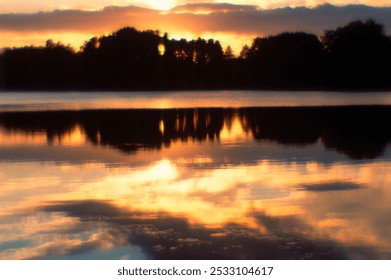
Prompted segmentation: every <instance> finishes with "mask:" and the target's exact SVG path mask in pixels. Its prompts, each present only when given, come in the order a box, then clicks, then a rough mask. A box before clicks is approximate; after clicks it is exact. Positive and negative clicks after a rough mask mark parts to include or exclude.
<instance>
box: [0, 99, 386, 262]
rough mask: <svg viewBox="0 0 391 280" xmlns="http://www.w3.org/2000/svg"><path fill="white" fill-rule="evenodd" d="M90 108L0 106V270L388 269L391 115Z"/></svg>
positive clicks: (321, 109)
mask: <svg viewBox="0 0 391 280" xmlns="http://www.w3.org/2000/svg"><path fill="white" fill-rule="evenodd" d="M231 94H232V93H231ZM251 94H254V93H251ZM334 94H336V93H334ZM4 96H7V98H8V99H7V98H4V99H2V101H1V104H2V105H4V104H5V103H7V102H8V101H4V100H9V101H10V100H12V98H10V96H11V94H9V95H4ZM341 96H343V94H342V95H341ZM0 98H1V97H0ZM26 98H27V97H26ZM54 98H55V97H54ZM161 98H163V97H161ZM382 98H384V99H385V100H386V99H387V100H388V97H387V94H385V93H383V97H382ZM16 99H17V98H16ZM66 99H67V100H68V101H69V100H71V99H72V98H69V97H68V98H65V100H66ZM114 99H115V98H112V99H111V100H114ZM130 99H131V98H130ZM163 99H164V98H163ZM168 99H170V98H168ZM342 99H344V98H342ZM86 100H87V98H86ZM128 101H129V102H131V100H128ZM307 101H308V100H307ZM307 101H305V100H304V101H302V102H307ZM99 102H101V101H100V100H93V99H91V100H90V102H87V101H86V102H85V103H83V102H79V103H78V102H77V101H75V100H74V99H73V101H69V103H67V102H64V103H61V104H68V105H69V104H71V103H72V104H73V105H75V104H76V105H77V104H78V105H77V106H80V107H78V108H75V107H72V106H73V105H72V106H71V107H68V108H65V109H68V110H65V109H64V108H62V109H64V110H60V109H59V108H57V107H56V106H54V105H53V107H51V106H52V105H50V106H49V107H50V108H52V109H53V108H55V109H56V110H43V108H44V107H45V106H47V104H48V103H47V102H46V103H45V102H36V103H34V104H35V105H34V111H33V112H27V111H26V108H27V107H26V106H24V105H26V104H28V103H29V100H28V99H24V100H23V99H21V100H20V103H19V104H24V105H23V106H19V107H18V106H15V104H16V103H15V99H13V100H12V102H8V103H7V104H11V103H12V104H14V105H12V106H14V107H12V106H3V107H2V108H3V109H4V108H6V109H4V110H3V111H2V112H1V113H0V182H1V184H0V259H390V258H391V222H390V221H391V187H390V186H391V149H390V145H389V143H390V141H391V128H390V126H389V125H388V120H390V119H391V106H368V105H366V106H313V107H308V106H307V107H298V106H293V105H295V104H293V105H292V106H290V107H275V106H274V107H270V106H272V105H270V104H268V105H270V106H269V107H245V106H242V105H243V104H237V106H229V104H228V105H227V104H222V103H224V101H220V103H218V104H217V105H216V104H215V105H216V106H208V107H210V108H190V106H184V107H186V108H181V109H173V108H171V109H168V108H166V109H153V108H149V109H135V108H133V109H118V108H117V107H115V108H116V109H113V108H112V109H110V110H108V109H107V108H106V110H98V109H99V108H95V107H94V108H93V109H94V110H86V109H91V108H90V107H88V106H87V108H86V107H85V106H86V105H88V104H98V103H99ZM117 102H119V103H118V104H121V102H120V100H117ZM172 102H176V101H175V100H173V101H172ZM187 102H188V103H189V104H191V102H192V101H191V100H190V101H187ZM230 102H231V101H230ZM281 102H285V101H283V100H281ZM334 102H335V101H334ZM341 102H342V101H341ZM368 102H370V101H368ZM44 103H45V104H44ZM49 103H50V102H49ZM374 103H377V102H374ZM385 103H386V104H387V102H385ZM30 104H32V103H30ZM52 104H53V103H52ZM58 104H60V102H59V103H58ZM100 104H103V103H100ZM194 104H196V103H193V107H194ZM365 104H368V103H365ZM370 104H372V103H370ZM68 105H67V106H68ZM212 105H213V104H212ZM220 105H221V107H235V108H218V106H220ZM253 105H254V106H258V105H259V104H253ZM300 105H303V104H300ZM312 105H320V104H312ZM323 105H324V104H323ZM326 105H328V104H326ZM338 105H347V104H338ZM361 105H363V104H361ZM57 106H58V105H57ZM94 106H95V105H94ZM122 106H123V107H124V108H125V107H126V106H127V105H126V106H125V105H124V103H123V102H122ZM11 107H12V108H13V109H12V110H11V109H10V108H11ZM22 107H23V110H21V111H18V108H19V109H20V108H22ZM130 107H131V106H130ZM146 107H147V106H146ZM151 107H153V106H151ZM172 107H181V106H172ZM200 107H202V106H200ZM212 107H215V108H212ZM30 108H31V107H30ZM104 108H105V107H104ZM120 108H122V107H120ZM46 109H47V107H46ZM69 109H72V110H69ZM74 109H78V110H74ZM100 109H102V108H100Z"/></svg>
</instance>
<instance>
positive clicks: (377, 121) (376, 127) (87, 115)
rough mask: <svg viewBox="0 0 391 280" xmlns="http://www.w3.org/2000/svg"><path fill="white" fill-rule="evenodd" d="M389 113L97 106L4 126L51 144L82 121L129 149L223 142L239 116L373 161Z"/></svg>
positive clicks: (13, 118) (0, 120) (285, 140)
mask: <svg viewBox="0 0 391 280" xmlns="http://www.w3.org/2000/svg"><path fill="white" fill-rule="evenodd" d="M390 116H391V107H388V106H350V107H349V106H347V107H302V108H300V107H292V108H290V107H287V108H278V107H275V108H242V109H222V108H213V109H212V108H209V109H208V108H204V109H168V110H96V111H68V112H66V111H64V112H30V113H28V112H25V113H3V114H1V115H0V125H1V126H2V127H4V128H5V129H7V130H9V131H23V132H25V133H34V132H43V131H44V132H45V133H46V134H47V139H48V142H49V143H50V142H51V139H55V138H59V137H61V135H64V134H66V133H68V132H69V131H70V130H71V129H72V128H74V127H75V125H78V126H80V128H81V129H82V130H84V132H85V134H86V136H87V138H88V139H89V140H90V141H91V142H92V143H93V144H95V145H103V146H109V147H112V148H115V149H119V150H121V151H122V152H127V153H128V152H135V151H137V150H138V149H161V148H162V147H163V146H167V147H169V146H170V144H171V143H172V142H173V141H188V140H196V141H219V139H220V136H222V132H223V129H228V130H230V129H235V128H236V129H238V128H237V127H233V123H234V119H235V118H239V120H240V126H241V127H239V130H240V131H237V132H235V133H239V134H240V133H242V134H247V135H252V137H253V138H254V139H255V140H258V141H268V142H276V143H279V144H281V145H295V146H298V145H299V146H300V145H310V144H314V143H317V142H318V141H320V142H321V143H323V145H324V147H325V148H327V149H332V150H335V151H338V152H340V153H343V154H345V155H347V156H349V157H350V158H352V159H372V158H376V157H379V156H381V155H382V154H383V152H384V149H385V147H386V146H387V144H388V143H389V142H390V139H391V131H390V130H389V129H388V128H387V127H386V126H384V122H385V120H387V119H389V118H390ZM162 125H163V126H164V131H162V128H161V126H162ZM235 125H237V123H235Z"/></svg>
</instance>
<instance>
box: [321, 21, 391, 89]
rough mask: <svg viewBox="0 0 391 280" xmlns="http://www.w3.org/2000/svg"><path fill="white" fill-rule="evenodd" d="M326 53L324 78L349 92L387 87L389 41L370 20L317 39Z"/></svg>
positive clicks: (380, 26) (328, 33)
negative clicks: (319, 39)
mask: <svg viewBox="0 0 391 280" xmlns="http://www.w3.org/2000/svg"><path fill="white" fill-rule="evenodd" d="M321 40H322V43H323V45H324V48H325V50H326V52H327V55H328V57H327V62H328V65H327V70H328V78H329V80H330V81H331V82H333V83H334V84H335V85H336V86H342V87H349V88H362V87H365V88H366V87H385V86H387V85H388V86H389V85H390V79H389V73H388V71H385V69H387V68H389V65H390V63H391V41H390V38H389V37H387V36H386V35H385V33H384V28H383V26H382V25H380V24H378V23H376V22H374V21H373V20H367V21H365V22H362V21H354V22H351V23H349V24H348V25H346V26H343V27H339V28H337V29H336V30H329V31H326V32H325V33H324V35H323V36H322V37H321Z"/></svg>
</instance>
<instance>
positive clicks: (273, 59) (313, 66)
mask: <svg viewBox="0 0 391 280" xmlns="http://www.w3.org/2000/svg"><path fill="white" fill-rule="evenodd" d="M242 55H243V56H245V57H246V60H247V61H248V67H249V68H250V69H251V72H252V74H253V77H254V82H255V84H256V85H257V86H273V87H276V86H277V87H291V86H303V87H304V86H312V85H315V84H316V82H317V79H318V77H319V71H320V67H321V66H320V65H321V59H322V45H321V43H320V41H319V40H318V38H317V37H316V36H315V35H313V34H307V33H303V32H296V33H282V34H279V35H276V36H269V37H263V38H255V39H254V41H253V44H252V46H251V47H250V48H249V49H248V50H243V51H242Z"/></svg>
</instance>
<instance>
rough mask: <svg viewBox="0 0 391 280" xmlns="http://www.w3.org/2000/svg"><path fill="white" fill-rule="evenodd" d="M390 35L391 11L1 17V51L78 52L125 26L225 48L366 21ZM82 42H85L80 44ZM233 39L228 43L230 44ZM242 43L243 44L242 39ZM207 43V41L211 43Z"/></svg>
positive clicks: (203, 9) (201, 7) (194, 9)
mask: <svg viewBox="0 0 391 280" xmlns="http://www.w3.org/2000/svg"><path fill="white" fill-rule="evenodd" d="M368 18H373V19H374V20H376V21H378V22H380V23H382V24H384V26H385V28H386V30H387V31H388V32H389V31H390V30H391V7H388V8H375V7H368V6H360V5H353V6H342V7H338V6H332V5H322V6H317V7H315V8H305V7H297V8H279V9H269V10H262V9H259V8H257V7H256V6H252V5H232V4H210V3H206V4H196V5H195V4H193V5H182V6H179V7H177V8H174V9H172V10H170V11H167V12H161V11H158V10H154V9H148V8H140V7H135V6H126V7H106V8H104V9H102V10H96V11H86V10H55V11H52V12H41V13H31V14H0V38H1V39H0V47H4V46H20V45H31V44H43V43H44V42H45V41H46V39H49V38H51V39H54V40H56V39H57V38H58V40H61V41H63V43H70V44H72V45H73V46H76V47H78V46H79V45H80V44H82V42H83V41H84V40H88V39H89V38H90V37H92V36H97V35H103V34H108V33H111V32H113V31H115V30H116V29H119V28H121V27H124V26H134V27H135V28H137V29H152V30H156V29H158V30H161V31H162V32H168V33H170V34H173V36H174V37H175V38H177V37H190V36H191V37H192V38H196V37H198V36H208V35H209V36H216V37H215V39H218V40H220V41H222V43H223V45H225V46H226V45H227V44H231V40H230V39H232V38H237V40H236V41H235V40H234V44H235V45H236V46H235V49H236V51H240V45H241V44H244V43H249V42H251V38H253V37H255V36H259V35H266V34H276V33H280V32H285V31H305V32H311V33H315V34H318V35H320V34H321V33H322V32H323V31H324V30H325V29H333V28H336V27H337V26H340V25H344V24H346V23H348V22H349V21H352V20H358V19H362V20H365V19H368ZM82 38H84V39H82ZM229 38H230V39H229ZM238 38H240V40H239V39H238ZM207 39H208V38H207Z"/></svg>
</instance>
